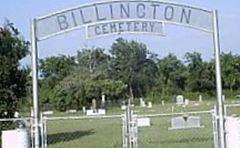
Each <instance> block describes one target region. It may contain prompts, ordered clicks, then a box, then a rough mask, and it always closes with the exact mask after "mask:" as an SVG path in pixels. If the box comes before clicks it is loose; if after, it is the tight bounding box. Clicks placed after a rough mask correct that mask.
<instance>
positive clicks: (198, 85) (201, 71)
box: [185, 52, 215, 92]
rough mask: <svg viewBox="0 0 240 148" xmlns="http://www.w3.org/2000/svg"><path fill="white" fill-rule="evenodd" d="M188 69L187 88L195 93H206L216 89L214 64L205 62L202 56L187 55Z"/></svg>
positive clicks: (196, 54)
mask: <svg viewBox="0 0 240 148" xmlns="http://www.w3.org/2000/svg"><path fill="white" fill-rule="evenodd" d="M185 58H186V62H187V64H188V65H187V67H188V72H189V75H188V79H187V88H188V90H190V91H193V92H204V91H208V90H212V89H214V88H215V83H214V82H215V80H214V78H215V77H214V69H213V63H207V62H203V60H202V58H201V54H200V53H197V52H194V53H187V54H186V56H185Z"/></svg>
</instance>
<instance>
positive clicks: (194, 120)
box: [169, 116, 203, 129]
mask: <svg viewBox="0 0 240 148" xmlns="http://www.w3.org/2000/svg"><path fill="white" fill-rule="evenodd" d="M200 120H201V118H200V117H198V116H181V117H174V118H172V119H171V128H169V129H188V128H201V127H203V126H201V122H200Z"/></svg>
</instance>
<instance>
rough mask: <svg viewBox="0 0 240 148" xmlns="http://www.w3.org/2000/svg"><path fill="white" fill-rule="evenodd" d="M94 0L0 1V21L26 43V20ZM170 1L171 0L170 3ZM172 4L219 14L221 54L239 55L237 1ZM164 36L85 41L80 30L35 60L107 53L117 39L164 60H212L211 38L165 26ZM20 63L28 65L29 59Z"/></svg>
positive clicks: (45, 44) (50, 44) (45, 45)
mask: <svg viewBox="0 0 240 148" xmlns="http://www.w3.org/2000/svg"><path fill="white" fill-rule="evenodd" d="M92 1H97V0H3V1H2V3H1V6H2V7H1V9H0V20H1V23H2V24H3V23H4V19H5V18H7V19H9V20H10V21H11V22H13V23H14V24H15V26H16V27H17V28H18V29H19V30H20V32H21V33H22V35H23V37H24V38H25V39H26V40H29V41H30V20H31V18H34V17H36V16H43V15H46V14H49V13H51V12H54V11H58V10H61V9H66V8H69V7H74V6H77V5H81V4H84V3H88V2H92ZM172 1H173V0H172ZM174 1H175V2H179V3H184V4H190V5H194V6H200V7H204V8H208V9H217V10H218V11H219V26H220V40H221V50H222V51H224V52H229V51H230V50H231V51H232V52H233V53H235V54H240V37H239V34H240V9H239V8H240V1H239V0H228V1H227V0H198V1H197V0H174ZM165 30H166V31H165V33H166V36H165V37H162V36H150V35H115V36H108V37H102V38H97V39H94V40H86V39H85V32H84V31H85V30H84V29H81V30H78V31H74V32H71V33H68V34H65V35H61V36H57V37H55V38H52V39H49V40H46V41H42V42H40V43H39V57H40V58H43V57H48V56H53V55H59V54H65V55H74V54H76V51H77V50H79V49H81V48H83V47H89V48H90V47H104V48H106V49H107V50H108V49H109V48H110V46H111V44H112V42H113V41H114V40H115V39H117V38H118V37H124V38H126V39H129V40H137V41H140V42H143V43H145V44H146V45H147V46H148V48H149V49H150V51H151V52H154V53H157V54H159V56H160V57H164V56H166V55H167V54H169V53H174V54H176V55H177V56H178V57H179V58H183V57H184V54H185V53H186V52H193V51H198V52H200V53H201V54H202V55H203V58H204V59H205V60H208V59H211V58H213V45H212V36H211V34H208V33H205V32H201V31H197V30H193V29H190V28H185V27H181V26H173V25H166V28H165ZM24 63H30V60H29V58H28V59H26V60H25V62H24Z"/></svg>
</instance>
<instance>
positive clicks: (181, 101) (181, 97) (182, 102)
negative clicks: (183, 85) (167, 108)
mask: <svg viewBox="0 0 240 148" xmlns="http://www.w3.org/2000/svg"><path fill="white" fill-rule="evenodd" d="M176 103H177V105H183V104H184V98H183V96H182V95H178V96H177V97H176Z"/></svg>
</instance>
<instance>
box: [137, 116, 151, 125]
mask: <svg viewBox="0 0 240 148" xmlns="http://www.w3.org/2000/svg"><path fill="white" fill-rule="evenodd" d="M137 126H138V127H149V126H151V123H150V118H138V119H137Z"/></svg>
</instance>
